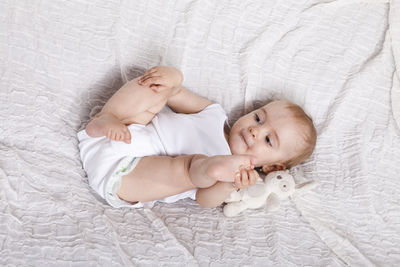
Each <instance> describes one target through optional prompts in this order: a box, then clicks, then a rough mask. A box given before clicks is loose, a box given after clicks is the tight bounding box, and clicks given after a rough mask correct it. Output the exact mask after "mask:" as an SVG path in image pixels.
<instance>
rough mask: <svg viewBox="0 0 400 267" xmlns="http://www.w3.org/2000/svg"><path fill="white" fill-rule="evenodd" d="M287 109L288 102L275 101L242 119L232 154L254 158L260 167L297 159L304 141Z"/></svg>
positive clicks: (234, 133) (235, 127)
mask: <svg viewBox="0 0 400 267" xmlns="http://www.w3.org/2000/svg"><path fill="white" fill-rule="evenodd" d="M286 105H287V102H286V101H274V102H271V103H269V104H267V105H265V106H263V107H261V108H259V109H257V110H255V111H253V112H251V113H249V114H246V115H244V116H243V117H241V118H239V120H237V121H236V122H235V124H234V125H233V126H232V129H231V131H230V133H229V139H228V143H229V147H230V149H231V152H232V154H248V155H252V156H254V157H255V158H256V160H255V164H254V165H255V166H256V167H260V166H263V165H271V164H275V163H284V162H286V161H287V160H289V159H290V158H291V157H293V156H295V154H296V151H297V147H298V145H299V144H301V143H303V141H302V137H301V135H299V127H298V125H297V124H296V121H295V119H294V118H293V116H292V114H291V112H290V110H288V109H287V108H286Z"/></svg>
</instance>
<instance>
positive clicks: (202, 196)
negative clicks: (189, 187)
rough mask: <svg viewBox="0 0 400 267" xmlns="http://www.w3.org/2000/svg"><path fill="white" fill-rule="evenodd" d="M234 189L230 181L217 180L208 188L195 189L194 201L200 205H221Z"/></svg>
mask: <svg viewBox="0 0 400 267" xmlns="http://www.w3.org/2000/svg"><path fill="white" fill-rule="evenodd" d="M234 190H235V187H234V186H233V184H232V183H227V182H217V183H215V184H214V185H213V186H210V187H208V188H199V189H197V192H196V201H197V203H199V205H200V206H202V207H206V208H215V207H218V206H219V205H221V204H222V203H223V202H224V201H225V199H227V198H228V197H229V195H230V194H231V193H232V192H233V191H234Z"/></svg>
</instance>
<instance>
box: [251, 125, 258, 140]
mask: <svg viewBox="0 0 400 267" xmlns="http://www.w3.org/2000/svg"><path fill="white" fill-rule="evenodd" d="M249 131H250V134H251V135H252V136H253V138H256V137H257V134H258V130H257V128H256V127H253V126H252V127H250V129H249Z"/></svg>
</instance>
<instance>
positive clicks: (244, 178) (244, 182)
mask: <svg viewBox="0 0 400 267" xmlns="http://www.w3.org/2000/svg"><path fill="white" fill-rule="evenodd" d="M240 176H241V180H242V187H247V186H249V176H248V175H247V170H246V169H241V170H240Z"/></svg>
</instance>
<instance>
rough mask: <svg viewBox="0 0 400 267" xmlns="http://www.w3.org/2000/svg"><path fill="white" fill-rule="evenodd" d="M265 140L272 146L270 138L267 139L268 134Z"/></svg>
mask: <svg viewBox="0 0 400 267" xmlns="http://www.w3.org/2000/svg"><path fill="white" fill-rule="evenodd" d="M265 141H267V143H268V145H270V146H272V144H271V140H270V139H269V137H268V135H267V137H265Z"/></svg>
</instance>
